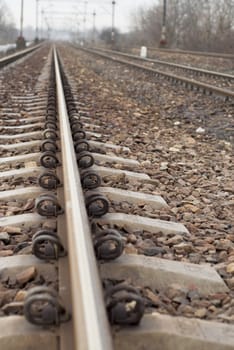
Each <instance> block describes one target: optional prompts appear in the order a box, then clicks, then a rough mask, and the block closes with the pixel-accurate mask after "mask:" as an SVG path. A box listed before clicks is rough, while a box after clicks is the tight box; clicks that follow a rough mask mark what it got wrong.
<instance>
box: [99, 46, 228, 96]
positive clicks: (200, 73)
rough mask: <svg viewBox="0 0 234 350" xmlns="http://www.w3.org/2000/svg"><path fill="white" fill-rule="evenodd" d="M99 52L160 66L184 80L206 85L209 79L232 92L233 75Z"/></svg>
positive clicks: (114, 52)
mask: <svg viewBox="0 0 234 350" xmlns="http://www.w3.org/2000/svg"><path fill="white" fill-rule="evenodd" d="M99 50H101V51H103V52H107V53H110V54H115V55H117V56H122V57H126V58H127V59H132V60H137V61H141V62H142V63H144V64H151V68H152V65H153V66H155V67H159V68H160V66H162V67H163V70H162V73H167V72H168V73H174V72H173V70H174V71H175V72H176V73H179V74H181V73H182V75H183V76H184V77H186V78H189V79H194V77H195V78H196V80H200V81H201V82H205V83H207V79H209V80H210V83H211V84H212V83H213V85H214V86H217V87H220V88H226V89H229V90H233V83H234V75H231V74H224V73H219V72H215V71H210V70H206V69H201V68H196V67H191V66H190V67H189V66H185V65H182V64H176V63H172V62H166V61H162V60H157V59H151V58H142V57H140V56H136V55H131V54H126V53H122V52H118V51H111V50H106V49H105V50H104V49H99Z"/></svg>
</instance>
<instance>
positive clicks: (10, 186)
mask: <svg viewBox="0 0 234 350" xmlns="http://www.w3.org/2000/svg"><path fill="white" fill-rule="evenodd" d="M31 186H38V179H37V177H35V176H19V177H14V178H8V179H4V182H3V183H0V191H9V190H15V189H19V188H24V187H31Z"/></svg>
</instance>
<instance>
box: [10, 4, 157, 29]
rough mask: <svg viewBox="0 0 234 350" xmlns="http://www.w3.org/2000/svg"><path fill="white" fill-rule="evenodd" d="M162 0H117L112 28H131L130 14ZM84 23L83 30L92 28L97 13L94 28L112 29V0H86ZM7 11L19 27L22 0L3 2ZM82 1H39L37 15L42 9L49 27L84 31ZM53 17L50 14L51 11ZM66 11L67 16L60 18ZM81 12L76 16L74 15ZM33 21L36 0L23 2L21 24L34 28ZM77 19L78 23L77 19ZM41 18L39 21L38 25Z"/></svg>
mask: <svg viewBox="0 0 234 350" xmlns="http://www.w3.org/2000/svg"><path fill="white" fill-rule="evenodd" d="M158 1H162V0H116V5H115V25H116V27H118V28H119V29H121V30H122V31H127V30H128V29H129V28H130V25H131V13H133V12H134V11H135V10H137V9H138V8H141V7H143V8H147V7H149V6H152V5H154V4H156V3H157V2H158ZM87 2H88V4H87V22H86V28H92V23H93V16H92V13H93V12H94V11H96V14H97V15H96V27H97V28H102V27H107V26H111V23H112V17H111V13H112V5H111V3H112V0H103V1H102V0H88V1H87ZM5 3H6V4H7V6H8V8H9V9H10V10H11V12H12V14H13V18H14V21H15V23H16V25H17V27H18V28H19V25H20V9H21V0H5ZM84 6H85V5H84V0H77V1H75V0H66V1H63V0H39V14H40V17H41V12H42V9H43V10H44V13H45V15H46V16H47V17H48V21H49V22H50V25H51V26H53V27H55V26H56V27H57V26H68V27H69V26H70V27H71V26H74V25H79V24H77V22H80V30H82V28H83V13H84ZM55 11H57V12H56V14H54V15H51V13H52V12H55ZM64 12H69V13H68V14H67V15H65V14H64V15H62V13H64ZM77 13H80V15H79V16H78V17H76V18H75V17H74V14H77ZM35 18H36V0H24V25H25V26H27V25H31V26H33V27H35ZM78 19H79V20H78ZM40 23H41V19H40V18H39V24H40Z"/></svg>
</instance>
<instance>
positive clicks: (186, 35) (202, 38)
mask: <svg viewBox="0 0 234 350" xmlns="http://www.w3.org/2000/svg"><path fill="white" fill-rule="evenodd" d="M133 24H134V26H133V28H134V29H133V32H134V31H135V32H136V31H137V33H138V38H141V42H144V44H147V45H155V46H156V45H158V43H159V40H160V39H159V38H160V33H161V25H162V1H160V4H158V5H155V6H153V7H152V8H150V9H148V10H145V11H144V10H142V9H141V10H140V11H139V12H137V13H136V14H135V15H134V16H133ZM131 37H133V33H132V34H131ZM167 42H168V46H169V47H178V48H184V49H193V50H194V49H195V50H210V51H226V52H233V50H234V0H170V1H168V6H167Z"/></svg>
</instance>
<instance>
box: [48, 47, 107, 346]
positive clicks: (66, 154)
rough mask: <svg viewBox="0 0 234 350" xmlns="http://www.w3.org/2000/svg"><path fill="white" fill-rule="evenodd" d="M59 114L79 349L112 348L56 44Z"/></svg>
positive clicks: (72, 288) (75, 328) (75, 322)
mask: <svg viewBox="0 0 234 350" xmlns="http://www.w3.org/2000/svg"><path fill="white" fill-rule="evenodd" d="M54 63H55V73H56V90H57V100H58V115H59V121H60V126H61V134H60V137H61V139H60V141H61V150H62V151H61V152H62V162H63V181H64V188H65V193H64V195H65V211H66V217H67V239H68V251H69V263H70V271H71V281H72V285H71V292H72V301H73V302H72V305H73V310H72V317H73V322H74V333H75V344H76V349H77V350H78V349H82V350H103V349H105V350H111V349H112V348H113V347H112V339H111V335H110V329H109V323H108V320H107V315H106V310H105V305H104V298H103V294H102V286H101V282H100V279H99V274H98V269H97V263H96V258H95V255H94V251H93V246H92V240H91V232H90V226H89V221H88V217H87V213H86V208H85V203H84V199H83V192H82V187H81V183H80V176H79V171H78V168H77V163H76V157H75V152H74V146H73V142H72V136H71V131H70V125H69V120H68V113H67V108H66V102H65V97H64V93H63V87H62V80H61V75H60V68H59V63H58V55H57V51H56V49H55V48H54Z"/></svg>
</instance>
